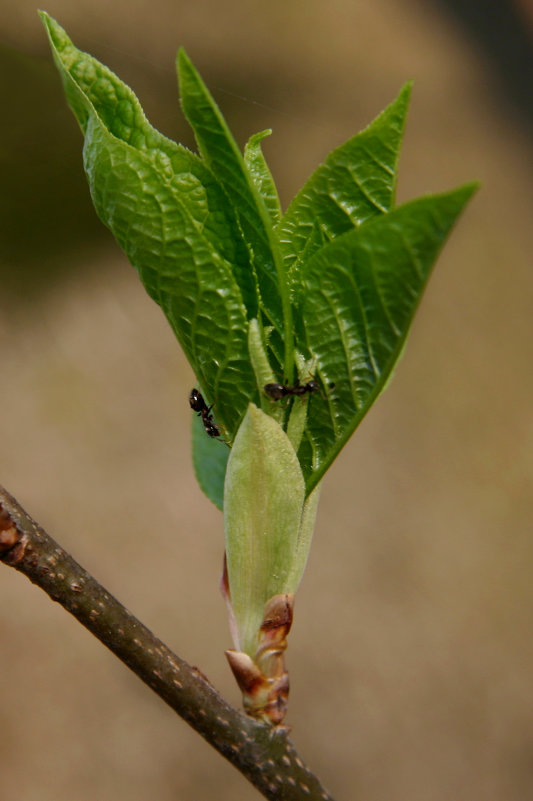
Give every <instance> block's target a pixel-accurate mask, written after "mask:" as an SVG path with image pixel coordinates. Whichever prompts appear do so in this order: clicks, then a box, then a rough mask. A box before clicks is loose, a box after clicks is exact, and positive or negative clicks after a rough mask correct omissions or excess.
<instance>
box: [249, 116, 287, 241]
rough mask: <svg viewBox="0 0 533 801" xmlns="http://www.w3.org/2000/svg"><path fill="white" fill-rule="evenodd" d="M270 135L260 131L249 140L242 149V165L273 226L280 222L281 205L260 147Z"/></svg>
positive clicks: (268, 132)
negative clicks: (261, 199) (243, 164)
mask: <svg viewBox="0 0 533 801" xmlns="http://www.w3.org/2000/svg"><path fill="white" fill-rule="evenodd" d="M271 133H272V131H271V130H270V129H268V130H267V131H260V132H259V133H256V134H254V135H253V136H251V137H250V138H249V140H248V142H247V143H246V146H245V148H244V163H245V164H246V166H247V168H248V172H249V173H250V175H251V176H252V180H253V182H254V184H255V185H256V187H257V191H258V192H259V194H260V195H261V197H262V198H263V202H264V204H265V206H266V208H267V210H268V213H269V214H270V219H271V221H272V224H273V225H275V224H276V223H278V222H279V221H280V220H281V205H280V202H279V197H278V190H277V189H276V184H275V183H274V179H273V178H272V173H271V172H270V169H269V167H268V164H267V163H266V160H265V156H264V154H263V149H262V147H261V142H262V141H263V139H264V138H265V137H266V136H270V134H271Z"/></svg>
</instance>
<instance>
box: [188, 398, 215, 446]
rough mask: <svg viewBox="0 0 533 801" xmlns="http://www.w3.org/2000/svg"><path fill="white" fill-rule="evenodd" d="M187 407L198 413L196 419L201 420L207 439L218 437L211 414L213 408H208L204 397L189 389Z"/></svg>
mask: <svg viewBox="0 0 533 801" xmlns="http://www.w3.org/2000/svg"><path fill="white" fill-rule="evenodd" d="M189 405H190V407H191V409H192V410H193V412H197V413H198V417H201V418H202V423H203V424H204V429H205V433H206V434H207V436H208V437H213V439H214V438H216V437H220V429H219V428H218V426H217V425H216V423H215V421H214V420H213V415H212V414H211V409H212V408H213V406H212V405H211V406H208V405H207V404H206V402H205V400H204V396H203V395H202V393H201V392H200V390H198V389H191V394H190V395H189Z"/></svg>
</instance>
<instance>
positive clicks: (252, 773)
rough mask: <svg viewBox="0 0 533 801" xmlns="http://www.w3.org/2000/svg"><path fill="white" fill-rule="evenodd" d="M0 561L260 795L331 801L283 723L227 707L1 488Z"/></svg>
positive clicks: (200, 676) (193, 670) (296, 800)
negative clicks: (55, 605) (94, 640)
mask: <svg viewBox="0 0 533 801" xmlns="http://www.w3.org/2000/svg"><path fill="white" fill-rule="evenodd" d="M0 561H3V562H4V564H6V565H10V566H11V567H14V568H15V569H16V570H18V571H20V572H21V573H24V575H26V576H27V577H28V578H29V579H30V581H32V582H33V583H34V584H37V585H38V586H39V587H41V589H43V590H44V591H45V592H46V593H47V594H48V595H49V596H50V598H52V600H54V601H57V602H58V603H59V604H61V606H63V608H64V609H66V610H67V611H68V612H70V613H71V614H72V615H73V616H74V617H75V618H76V619H77V620H78V621H79V622H80V623H81V624H82V625H83V626H85V628H87V629H88V630H89V631H90V632H91V633H92V634H94V636H95V637H97V638H98V639H99V640H100V642H102V643H103V644H104V645H106V646H107V648H109V649H110V650H111V651H112V652H113V653H114V654H115V656H117V657H118V658H119V659H120V660H121V661H122V662H124V664H125V665H127V666H128V667H129V668H130V669H131V670H132V671H133V672H134V673H135V674H136V675H137V676H138V677H139V678H140V679H141V680H142V681H143V682H144V683H145V684H147V685H148V686H149V687H151V688H152V690H153V691H154V692H155V693H157V695H159V697H160V698H162V700H163V701H165V703H167V704H168V705H169V706H170V707H171V708H172V709H174V711H175V712H177V713H178V715H180V717H182V718H183V719H184V720H185V721H187V723H189V725H190V726H192V727H193V729H195V730H196V731H197V732H198V733H199V734H201V736H202V737H203V738H204V739H205V740H207V742H208V743H210V744H211V745H212V746H213V748H215V749H216V750H217V751H218V752H219V753H220V754H222V755H223V756H224V757H225V758H226V759H228V760H229V761H230V762H231V763H232V764H233V765H234V766H235V767H236V768H237V770H239V771H240V772H241V773H242V774H243V776H245V777H246V778H247V779H248V781H250V782H251V783H252V784H253V785H254V786H255V787H256V788H257V789H258V790H259V792H260V793H262V794H263V796H264V797H265V798H268V799H271V801H274V800H275V799H277V800H278V801H279V800H280V799H283V801H303V799H305V801H333V799H332V798H331V796H330V795H329V794H328V793H327V792H326V790H324V788H323V787H322V785H321V784H320V782H319V780H318V779H317V777H316V776H314V774H313V773H311V772H310V771H309V770H308V769H307V768H306V767H305V765H304V764H303V762H302V760H301V759H300V757H299V756H298V754H297V752H296V750H295V748H294V746H293V745H292V743H291V742H290V740H289V739H288V737H287V732H288V730H287V729H286V728H284V727H281V726H279V727H274V728H273V727H271V726H269V725H265V724H263V723H260V722H258V721H256V720H254V719H253V718H250V717H248V716H246V715H244V714H243V713H242V712H240V711H238V710H237V709H234V708H233V707H231V706H230V705H229V704H228V703H227V702H226V701H225V700H224V699H223V698H222V697H221V696H220V695H219V694H218V693H217V692H216V690H215V689H214V688H213V687H212V685H211V684H210V683H209V681H208V680H207V679H206V678H205V676H204V675H203V674H202V673H201V672H200V671H199V670H198V669H197V668H195V667H191V666H190V665H189V664H187V662H185V661H184V660H183V659H181V658H180V657H179V656H177V655H176V654H174V653H173V652H172V651H171V650H170V649H169V648H167V646H166V645H165V644H164V643H162V642H161V641H160V640H158V639H157V637H155V636H154V634H152V632H151V631H150V630H149V629H147V628H146V626H144V625H143V624H142V623H141V622H140V621H139V620H137V619H136V618H135V617H133V615H131V614H130V613H129V612H128V611H127V609H125V607H124V606H122V604H121V603H119V601H117V600H116V599H115V598H113V596H112V595H110V593H108V592H107V590H105V589H104V588H103V587H102V586H101V585H100V584H99V583H98V582H97V581H96V579H94V578H93V577H92V576H91V575H89V573H87V571H86V570H84V569H83V568H82V567H81V566H80V565H79V564H78V563H77V562H76V561H75V560H74V559H73V558H72V557H71V556H70V555H69V554H68V553H66V551H64V550H63V548H61V547H60V546H59V545H58V544H57V543H56V542H55V541H54V540H53V539H52V538H51V537H50V536H49V535H48V534H47V533H46V532H45V531H44V529H42V528H41V527H40V526H39V525H38V524H37V523H36V522H35V521H34V520H32V518H31V517H30V516H29V515H28V514H27V512H26V511H25V510H24V509H23V508H22V507H21V506H20V505H19V503H18V502H17V501H16V500H15V499H14V498H13V497H11V495H9V493H8V492H6V490H5V489H3V487H1V486H0Z"/></svg>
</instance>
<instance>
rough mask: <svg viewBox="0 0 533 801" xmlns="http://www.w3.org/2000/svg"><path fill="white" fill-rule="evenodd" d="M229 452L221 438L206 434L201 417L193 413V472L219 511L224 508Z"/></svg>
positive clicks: (203, 490) (201, 487)
mask: <svg viewBox="0 0 533 801" xmlns="http://www.w3.org/2000/svg"><path fill="white" fill-rule="evenodd" d="M229 453H230V451H229V448H228V447H227V446H226V445H225V444H224V443H223V442H222V441H221V440H218V439H213V438H212V437H208V436H207V435H206V433H205V431H204V426H203V423H202V421H201V419H200V418H199V417H198V415H197V414H195V415H194V417H193V425H192V461H193V465H194V472H195V475H196V478H197V480H198V484H199V485H200V489H201V490H202V492H204V493H205V495H207V497H208V498H209V500H210V501H212V502H213V503H214V504H215V506H216V507H217V508H218V509H220V511H223V508H224V479H225V476H226V466H227V463H228V456H229Z"/></svg>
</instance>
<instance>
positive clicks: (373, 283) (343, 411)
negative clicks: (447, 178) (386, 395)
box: [299, 184, 477, 492]
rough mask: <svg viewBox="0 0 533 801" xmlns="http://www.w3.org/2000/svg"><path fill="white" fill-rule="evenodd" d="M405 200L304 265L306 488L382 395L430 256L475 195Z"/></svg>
mask: <svg viewBox="0 0 533 801" xmlns="http://www.w3.org/2000/svg"><path fill="white" fill-rule="evenodd" d="M476 188H477V187H476V185H473V184H469V185H467V186H464V187H461V188H460V189H457V190H455V191H453V192H448V193H446V194H442V195H434V196H430V197H423V198H420V199H418V200H414V201H412V202H411V203H406V204H405V205H403V206H400V207H399V208H397V209H395V210H394V211H391V212H390V213H388V214H384V215H381V216H379V217H376V218H374V219H373V220H371V221H369V222H367V223H365V224H364V225H361V226H360V227H359V228H356V229H354V230H352V231H349V232H348V233H346V234H343V235H342V236H339V237H338V238H337V239H335V241H334V242H331V243H330V244H329V245H326V246H324V247H323V248H322V249H321V250H320V251H318V252H317V253H316V254H315V256H314V257H312V258H311V259H310V261H309V262H308V263H307V264H306V266H305V272H304V274H303V280H304V291H303V293H302V307H301V314H302V319H303V320H304V322H305V328H306V336H307V347H308V350H309V352H310V353H312V354H314V355H315V356H316V358H317V364H318V369H317V373H318V375H319V376H320V378H321V381H322V384H323V386H325V387H327V386H328V385H329V384H330V383H331V384H334V388H333V389H332V390H331V391H330V392H328V393H327V395H325V397H324V398H321V397H320V396H319V395H318V394H315V395H314V396H313V397H312V398H309V411H308V417H307V419H308V424H307V428H306V434H305V439H306V442H305V443H303V444H302V447H301V449H300V451H299V458H300V462H301V464H302V469H303V471H304V476H305V478H306V485H307V491H308V492H309V491H310V490H312V489H313V487H315V486H316V484H317V483H318V481H319V480H320V479H321V477H322V476H323V475H324V473H325V471H326V470H327V469H328V467H329V466H330V464H331V463H332V461H333V460H334V458H335V457H336V456H337V454H338V453H339V451H340V449H341V448H342V447H343V445H344V444H345V443H346V441H347V440H348V438H349V437H350V436H351V434H352V433H353V431H354V429H355V428H356V426H357V425H358V424H359V422H360V421H361V419H362V418H363V416H364V415H365V414H366V412H367V411H368V409H369V408H370V406H371V405H372V403H373V402H374V400H375V399H376V398H377V396H378V395H379V394H380V392H381V391H382V390H383V388H384V386H385V384H386V382H387V380H388V378H389V376H390V374H391V372H392V370H393V368H394V365H395V363H396V361H397V359H398V357H399V355H400V354H401V351H402V348H403V345H404V342H405V339H406V336H407V333H408V331H409V327H410V324H411V321H412V318H413V315H414V312H415V310H416V307H417V306H418V302H419V300H420V298H421V295H422V292H423V289H424V287H425V284H426V281H427V279H428V277H429V273H430V270H431V267H432V266H433V263H434V261H435V259H436V257H437V254H438V252H439V250H440V248H441V246H442V244H443V242H444V240H445V238H446V236H447V235H448V233H449V231H450V229H451V227H452V226H453V224H454V222H455V221H456V219H457V217H458V215H459V214H460V212H461V211H462V209H463V207H464V206H465V204H466V202H467V201H468V199H469V198H470V196H471V195H472V193H473V192H474V191H475V189H476Z"/></svg>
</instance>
